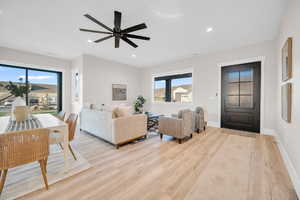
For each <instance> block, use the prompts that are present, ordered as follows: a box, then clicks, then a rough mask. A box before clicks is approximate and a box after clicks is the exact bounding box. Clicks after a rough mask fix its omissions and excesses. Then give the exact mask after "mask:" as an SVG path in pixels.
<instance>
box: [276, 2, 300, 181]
mask: <svg viewBox="0 0 300 200" xmlns="http://www.w3.org/2000/svg"><path fill="white" fill-rule="evenodd" d="M299 8H300V1H299V0H290V1H289V5H288V9H287V10H286V14H285V16H284V18H283V21H282V26H281V29H280V35H279V38H278V47H277V56H278V72H279V73H278V79H279V80H281V48H282V47H283V44H284V42H285V41H286V40H287V38H288V37H292V38H293V78H292V79H291V80H290V82H292V83H293V93H292V123H290V124H289V123H287V122H285V121H284V120H282V118H281V101H280V99H281V97H280V87H281V81H278V84H277V98H278V99H279V101H278V103H277V111H278V113H277V115H276V116H277V123H276V124H277V134H278V135H279V137H280V139H281V142H282V143H283V145H284V147H285V149H286V151H287V153H288V155H289V158H290V159H291V161H292V163H293V165H294V167H295V169H296V171H297V174H298V175H299V174H300V26H299V19H300V12H299ZM297 178H298V184H299V183H300V181H299V177H297Z"/></svg>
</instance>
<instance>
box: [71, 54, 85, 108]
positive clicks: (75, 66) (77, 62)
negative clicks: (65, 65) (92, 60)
mask: <svg viewBox="0 0 300 200" xmlns="http://www.w3.org/2000/svg"><path fill="white" fill-rule="evenodd" d="M76 73H78V75H79V83H78V84H79V86H78V87H79V97H78V98H75V90H76V89H75V76H76ZM82 74H83V56H79V57H77V58H75V59H73V60H72V68H71V99H72V112H74V113H79V112H80V110H81V108H82V105H83V100H82V84H83V79H82V78H83V76H82Z"/></svg>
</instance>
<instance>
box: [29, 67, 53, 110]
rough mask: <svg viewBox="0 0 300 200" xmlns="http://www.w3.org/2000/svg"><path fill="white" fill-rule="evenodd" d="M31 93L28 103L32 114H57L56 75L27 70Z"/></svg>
mask: <svg viewBox="0 0 300 200" xmlns="http://www.w3.org/2000/svg"><path fill="white" fill-rule="evenodd" d="M28 82H29V84H30V87H31V91H30V93H29V95H28V103H29V106H30V107H31V109H32V110H33V113H57V109H58V101H59V99H58V74H57V73H55V72H45V71H39V70H28Z"/></svg>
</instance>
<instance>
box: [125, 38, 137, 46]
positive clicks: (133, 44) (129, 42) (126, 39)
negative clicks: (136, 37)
mask: <svg viewBox="0 0 300 200" xmlns="http://www.w3.org/2000/svg"><path fill="white" fill-rule="evenodd" d="M121 39H122V40H124V41H125V42H127V43H128V44H129V45H130V46H133V47H134V48H137V47H138V45H136V44H135V43H134V42H132V41H131V40H129V39H128V38H126V37H121Z"/></svg>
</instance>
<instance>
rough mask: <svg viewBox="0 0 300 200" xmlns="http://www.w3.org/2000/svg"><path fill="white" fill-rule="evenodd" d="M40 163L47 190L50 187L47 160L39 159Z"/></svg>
mask: <svg viewBox="0 0 300 200" xmlns="http://www.w3.org/2000/svg"><path fill="white" fill-rule="evenodd" d="M39 163H40V168H41V171H42V175H43V179H44V183H45V187H46V190H48V188H49V187H48V180H47V175H46V161H45V160H39Z"/></svg>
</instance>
